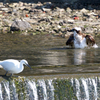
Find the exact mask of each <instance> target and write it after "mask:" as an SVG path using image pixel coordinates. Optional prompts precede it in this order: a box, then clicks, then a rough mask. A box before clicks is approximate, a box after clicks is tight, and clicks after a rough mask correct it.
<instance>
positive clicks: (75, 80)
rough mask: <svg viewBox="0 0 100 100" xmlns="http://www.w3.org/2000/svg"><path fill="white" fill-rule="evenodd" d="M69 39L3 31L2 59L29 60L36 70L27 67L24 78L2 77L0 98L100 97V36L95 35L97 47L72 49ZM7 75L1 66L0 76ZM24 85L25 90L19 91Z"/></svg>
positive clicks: (85, 99)
mask: <svg viewBox="0 0 100 100" xmlns="http://www.w3.org/2000/svg"><path fill="white" fill-rule="evenodd" d="M66 41H67V38H62V37H60V36H54V35H52V34H45V35H34V36H33V35H20V34H9V33H8V34H0V60H5V59H18V60H21V59H26V60H27V61H28V62H29V64H30V66H31V67H32V69H33V70H30V69H29V68H28V67H26V66H25V69H24V71H23V72H22V73H20V74H18V76H21V77H22V78H16V79H15V78H14V79H11V80H9V79H8V78H5V77H1V79H0V80H1V83H0V98H1V99H0V100H3V99H5V98H6V99H7V100H18V99H19V100H23V99H25V100H67V99H68V100H72V98H73V99H74V100H97V99H98V98H99V97H100V96H99V88H100V87H99V82H100V77H99V76H100V74H99V73H100V43H99V38H96V42H97V45H98V46H99V48H97V49H94V48H84V49H72V48H70V47H68V46H66ZM4 74H5V71H4V70H3V69H1V70H0V75H4ZM5 79H7V80H8V81H5ZM17 83H18V84H17ZM24 83H25V84H24ZM21 87H25V89H24V88H23V89H24V90H23V89H19V90H18V88H21ZM64 87H65V88H66V89H68V90H69V92H68V91H67V90H66V89H65V90H64ZM69 87H71V89H70V88H69ZM91 88H92V89H93V91H92V90H91ZM4 91H5V92H4ZM12 91H13V92H12ZM23 93H24V94H23ZM62 93H63V94H62ZM68 94H69V95H68ZM92 94H94V95H93V96H92V97H91V95H92ZM21 97H22V98H21ZM93 98H95V99H93Z"/></svg>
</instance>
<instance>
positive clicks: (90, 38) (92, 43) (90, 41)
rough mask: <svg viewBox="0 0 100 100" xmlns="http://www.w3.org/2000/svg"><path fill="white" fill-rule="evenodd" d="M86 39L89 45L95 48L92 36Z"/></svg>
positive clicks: (87, 36)
mask: <svg viewBox="0 0 100 100" xmlns="http://www.w3.org/2000/svg"><path fill="white" fill-rule="evenodd" d="M85 38H86V43H87V45H89V44H91V45H92V46H93V45H94V44H95V40H94V38H93V37H92V36H91V35H86V36H85Z"/></svg>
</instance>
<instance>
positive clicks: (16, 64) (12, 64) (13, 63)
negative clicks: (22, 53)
mask: <svg viewBox="0 0 100 100" xmlns="http://www.w3.org/2000/svg"><path fill="white" fill-rule="evenodd" d="M0 65H1V66H2V68H3V69H4V70H5V71H6V74H5V76H7V73H11V76H12V74H18V73H20V72H22V71H23V70H24V65H26V66H28V67H30V65H29V64H28V62H27V61H26V60H24V59H23V60H20V61H19V60H14V59H7V60H3V61H0ZM30 69H31V67H30Z"/></svg>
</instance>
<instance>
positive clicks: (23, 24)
mask: <svg viewBox="0 0 100 100" xmlns="http://www.w3.org/2000/svg"><path fill="white" fill-rule="evenodd" d="M31 28H32V27H31V25H30V24H29V23H28V22H27V21H24V20H19V19H16V20H15V21H14V22H13V23H12V25H11V27H10V30H11V31H20V30H21V31H24V30H30V29H31Z"/></svg>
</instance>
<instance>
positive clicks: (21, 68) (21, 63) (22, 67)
mask: <svg viewBox="0 0 100 100" xmlns="http://www.w3.org/2000/svg"><path fill="white" fill-rule="evenodd" d="M19 69H20V70H21V71H22V70H23V69H24V66H23V62H20V67H19Z"/></svg>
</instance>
